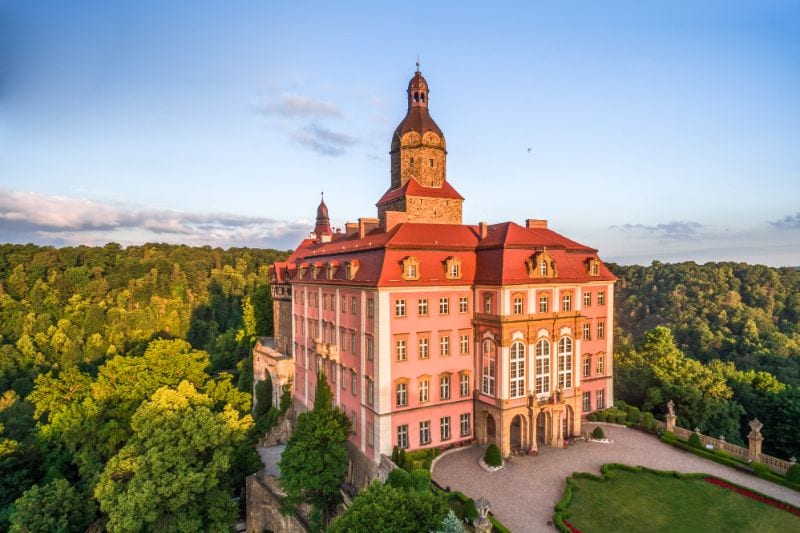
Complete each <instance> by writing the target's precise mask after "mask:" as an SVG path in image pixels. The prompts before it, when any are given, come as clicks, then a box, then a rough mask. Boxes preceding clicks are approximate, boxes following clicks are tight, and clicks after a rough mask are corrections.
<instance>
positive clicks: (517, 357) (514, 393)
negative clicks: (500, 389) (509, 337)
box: [509, 341, 525, 398]
mask: <svg viewBox="0 0 800 533" xmlns="http://www.w3.org/2000/svg"><path fill="white" fill-rule="evenodd" d="M509 370H510V376H511V398H522V397H523V396H525V345H524V344H522V343H521V342H520V341H516V342H515V343H514V344H512V345H511V357H510V365H509Z"/></svg>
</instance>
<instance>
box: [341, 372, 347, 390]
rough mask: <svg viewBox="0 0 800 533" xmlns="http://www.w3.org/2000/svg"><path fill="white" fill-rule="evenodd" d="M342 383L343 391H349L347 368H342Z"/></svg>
mask: <svg viewBox="0 0 800 533" xmlns="http://www.w3.org/2000/svg"><path fill="white" fill-rule="evenodd" d="M340 381H341V382H342V390H347V369H346V368H345V367H342V379H341V380H340Z"/></svg>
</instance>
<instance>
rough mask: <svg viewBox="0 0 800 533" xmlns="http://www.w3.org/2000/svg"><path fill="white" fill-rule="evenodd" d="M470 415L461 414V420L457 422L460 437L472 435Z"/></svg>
mask: <svg viewBox="0 0 800 533" xmlns="http://www.w3.org/2000/svg"><path fill="white" fill-rule="evenodd" d="M471 418H472V417H471V415H470V413H462V414H461V418H460V420H459V422H460V424H461V436H462V437H467V436H469V434H470V433H472V420H471Z"/></svg>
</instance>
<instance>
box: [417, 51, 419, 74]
mask: <svg viewBox="0 0 800 533" xmlns="http://www.w3.org/2000/svg"><path fill="white" fill-rule="evenodd" d="M417 72H419V54H417Z"/></svg>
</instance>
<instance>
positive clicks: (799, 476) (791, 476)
mask: <svg viewBox="0 0 800 533" xmlns="http://www.w3.org/2000/svg"><path fill="white" fill-rule="evenodd" d="M786 479H787V480H789V481H791V482H792V483H798V484H800V464H793V465H792V466H790V467H789V470H787V471H786Z"/></svg>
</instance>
